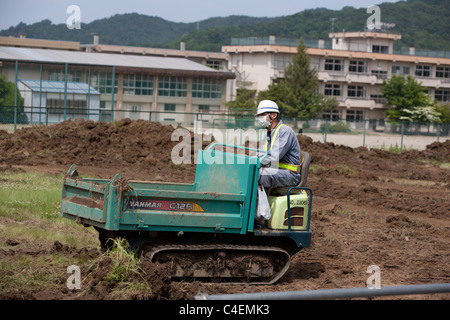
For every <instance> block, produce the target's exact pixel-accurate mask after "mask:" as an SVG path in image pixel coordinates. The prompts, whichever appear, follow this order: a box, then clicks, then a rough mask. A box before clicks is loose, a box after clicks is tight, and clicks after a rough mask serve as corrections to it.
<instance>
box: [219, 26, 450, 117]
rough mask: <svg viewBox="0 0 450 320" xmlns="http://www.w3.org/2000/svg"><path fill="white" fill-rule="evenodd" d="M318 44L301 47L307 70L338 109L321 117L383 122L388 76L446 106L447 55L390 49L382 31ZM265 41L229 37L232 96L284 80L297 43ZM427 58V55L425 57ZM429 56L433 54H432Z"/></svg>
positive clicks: (449, 84) (449, 89)
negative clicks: (405, 80) (406, 80)
mask: <svg viewBox="0 0 450 320" xmlns="http://www.w3.org/2000/svg"><path fill="white" fill-rule="evenodd" d="M330 38H331V43H330V44H328V43H326V42H325V41H324V40H319V41H316V43H315V44H311V43H305V44H306V46H307V47H308V48H307V53H308V55H309V57H310V61H311V68H316V70H317V72H318V78H319V83H320V87H319V91H320V92H321V93H323V94H325V95H327V96H330V97H335V98H336V99H337V101H338V103H339V108H338V110H336V111H334V112H333V113H332V114H324V117H326V118H330V119H334V120H336V119H347V120H366V119H380V120H381V119H384V116H383V114H382V112H383V111H385V110H386V108H387V107H386V104H385V103H386V101H385V99H384V98H383V95H382V93H381V85H382V83H383V80H384V79H390V78H391V77H392V75H395V74H401V75H412V76H414V77H415V78H416V79H417V80H418V81H419V82H421V83H422V86H423V87H424V88H425V89H426V92H427V93H428V94H429V95H431V97H432V98H433V99H435V100H436V101H438V102H441V103H449V102H450V54H448V53H442V52H435V53H431V54H430V53H429V52H426V53H423V52H419V50H416V49H415V48H409V50H408V51H406V52H405V51H402V52H397V51H396V50H394V41H395V40H397V39H401V35H399V34H390V33H384V32H343V33H334V34H330ZM287 42H288V41H286V39H277V38H275V37H274V36H271V37H268V38H264V39H261V38H248V39H234V41H233V42H232V45H231V46H223V47H222V51H223V52H224V53H227V54H229V56H230V57H229V68H230V69H232V70H233V71H234V72H235V73H236V79H235V80H234V83H233V88H232V92H234V93H233V94H235V92H236V89H237V88H240V87H245V88H247V89H251V90H257V91H258V92H259V91H264V90H267V89H268V86H269V85H270V84H273V83H276V82H278V81H279V80H280V79H283V78H284V70H285V68H286V67H287V66H288V65H289V64H290V63H291V62H292V58H293V56H294V55H295V54H296V53H297V46H298V41H291V42H290V43H287ZM426 55H428V56H426ZM434 55H435V56H434Z"/></svg>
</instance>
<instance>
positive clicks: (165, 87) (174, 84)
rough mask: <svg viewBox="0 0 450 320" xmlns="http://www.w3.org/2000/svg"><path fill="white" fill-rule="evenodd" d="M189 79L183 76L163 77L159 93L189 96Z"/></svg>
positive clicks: (160, 81) (161, 94) (167, 95)
mask: <svg viewBox="0 0 450 320" xmlns="http://www.w3.org/2000/svg"><path fill="white" fill-rule="evenodd" d="M187 92H188V89H187V81H186V79H184V78H181V77H161V78H160V79H159V90H158V94H159V95H160V96H164V97H187Z"/></svg>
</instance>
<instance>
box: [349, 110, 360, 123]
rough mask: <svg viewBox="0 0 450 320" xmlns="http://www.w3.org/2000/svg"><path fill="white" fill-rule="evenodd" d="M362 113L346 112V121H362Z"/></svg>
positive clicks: (358, 111) (357, 111)
mask: <svg viewBox="0 0 450 320" xmlns="http://www.w3.org/2000/svg"><path fill="white" fill-rule="evenodd" d="M363 120H364V111H362V110H348V111H347V121H352V122H353V121H363Z"/></svg>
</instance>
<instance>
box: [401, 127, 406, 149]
mask: <svg viewBox="0 0 450 320" xmlns="http://www.w3.org/2000/svg"><path fill="white" fill-rule="evenodd" d="M404 132H405V123H404V122H402V143H401V145H400V150H403V133H404Z"/></svg>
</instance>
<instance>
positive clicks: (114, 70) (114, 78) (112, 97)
mask: <svg viewBox="0 0 450 320" xmlns="http://www.w3.org/2000/svg"><path fill="white" fill-rule="evenodd" d="M115 82H116V66H113V71H112V84H111V86H112V89H111V91H112V93H111V122H113V121H114V90H115V88H116V86H115Z"/></svg>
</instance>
